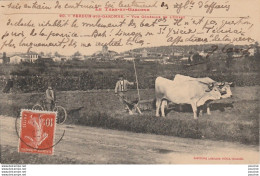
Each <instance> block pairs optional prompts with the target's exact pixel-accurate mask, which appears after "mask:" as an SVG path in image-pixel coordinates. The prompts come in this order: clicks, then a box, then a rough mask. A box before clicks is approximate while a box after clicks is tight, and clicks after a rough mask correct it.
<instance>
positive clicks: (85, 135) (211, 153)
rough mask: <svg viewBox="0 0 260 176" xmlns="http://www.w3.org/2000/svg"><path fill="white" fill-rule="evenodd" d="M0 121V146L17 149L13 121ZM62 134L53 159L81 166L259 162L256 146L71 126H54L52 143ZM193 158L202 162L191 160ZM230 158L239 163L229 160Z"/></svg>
mask: <svg viewBox="0 0 260 176" xmlns="http://www.w3.org/2000/svg"><path fill="white" fill-rule="evenodd" d="M0 119H1V121H0V122H1V129H0V132H1V145H2V146H10V147H15V149H17V148H16V147H17V145H18V138H17V135H16V132H15V118H11V117H6V116H0ZM63 130H65V131H66V132H65V136H64V138H63V140H62V141H61V142H60V143H59V144H58V145H57V146H56V147H55V153H54V155H56V156H63V157H67V158H72V159H75V160H77V161H79V162H80V163H85V164H89V163H95V164H108V163H110V164H135V163H137V164H157V163H158V164H161V163H162V164H170V163H171V164H181V163H185V164H189V163H197V164H199V163H213V164H217V163H234V164H236V163H245V164H250V163H258V162H259V151H258V146H248V145H242V144H237V143H229V142H221V141H210V140H196V139H187V138H185V139H184V138H178V137H170V136H161V135H150V134H138V133H131V132H123V131H116V130H107V129H100V128H92V127H84V126H74V125H70V126H67V125H59V126H57V128H56V137H55V138H56V139H58V138H59V136H60V135H61V134H62V132H63ZM13 152H17V150H16V151H13ZM50 157H51V156H50ZM194 157H204V158H200V159H195V158H194ZM206 158H207V160H205V159H206ZM210 158H213V160H212V159H210ZM224 158H226V159H228V158H230V159H231V160H226V159H224ZM232 158H236V159H240V160H232ZM218 159H220V160H218ZM241 159H242V160H241ZM64 164H65V163H64Z"/></svg>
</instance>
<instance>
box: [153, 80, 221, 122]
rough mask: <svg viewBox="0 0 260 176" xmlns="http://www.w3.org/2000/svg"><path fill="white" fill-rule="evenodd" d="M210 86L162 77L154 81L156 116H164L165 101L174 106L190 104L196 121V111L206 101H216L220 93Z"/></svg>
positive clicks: (193, 81) (214, 86)
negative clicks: (174, 104)
mask: <svg viewBox="0 0 260 176" xmlns="http://www.w3.org/2000/svg"><path fill="white" fill-rule="evenodd" d="M209 87H210V85H209V84H206V83H204V82H200V81H197V80H189V81H183V82H181V83H179V82H176V81H172V80H169V79H166V78H163V77H157V78H156V80H155V94H156V116H159V111H160V108H161V115H162V116H165V112H164V108H165V105H166V104H167V101H165V100H168V101H171V102H173V103H176V104H190V105H191V107H192V110H193V114H194V119H197V118H198V116H197V109H198V107H199V106H202V105H204V104H205V102H207V101H208V100H218V99H220V98H221V93H220V90H219V88H218V87H217V86H216V85H212V86H211V87H210V89H209Z"/></svg>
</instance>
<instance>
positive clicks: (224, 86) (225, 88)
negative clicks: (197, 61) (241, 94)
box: [173, 74, 233, 98]
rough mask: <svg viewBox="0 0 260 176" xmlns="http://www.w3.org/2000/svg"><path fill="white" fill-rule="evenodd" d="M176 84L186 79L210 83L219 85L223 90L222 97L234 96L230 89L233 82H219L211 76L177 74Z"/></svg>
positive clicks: (210, 84)
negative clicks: (197, 76)
mask: <svg viewBox="0 0 260 176" xmlns="http://www.w3.org/2000/svg"><path fill="white" fill-rule="evenodd" d="M173 81H174V82H175V83H176V84H177V83H180V84H181V83H183V82H184V81H199V82H200V83H204V84H207V85H209V86H210V87H213V86H218V88H219V90H220V92H221V98H229V97H232V92H231V89H230V85H231V84H233V83H232V82H230V83H229V82H217V81H214V80H213V79H211V78H209V77H204V78H193V77H190V76H184V75H180V74H176V75H175V77H174V80H173Z"/></svg>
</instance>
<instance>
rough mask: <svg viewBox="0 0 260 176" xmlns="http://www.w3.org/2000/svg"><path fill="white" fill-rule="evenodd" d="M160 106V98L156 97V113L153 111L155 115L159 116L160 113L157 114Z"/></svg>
mask: <svg viewBox="0 0 260 176" xmlns="http://www.w3.org/2000/svg"><path fill="white" fill-rule="evenodd" d="M160 106H161V99H159V98H157V99H156V113H155V116H156V117H159V116H160V114H159V111H160Z"/></svg>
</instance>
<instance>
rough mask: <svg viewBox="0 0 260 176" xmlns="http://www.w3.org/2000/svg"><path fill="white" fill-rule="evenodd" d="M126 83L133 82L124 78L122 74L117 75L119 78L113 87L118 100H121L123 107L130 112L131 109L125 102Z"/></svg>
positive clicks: (132, 83) (130, 83) (131, 83)
mask: <svg viewBox="0 0 260 176" xmlns="http://www.w3.org/2000/svg"><path fill="white" fill-rule="evenodd" d="M128 85H134V82H129V81H127V80H126V79H124V76H123V75H119V80H118V81H117V83H116V87H115V94H117V95H118V96H119V101H120V102H122V103H123V104H124V105H125V109H126V110H128V111H129V113H131V112H132V111H131V110H130V109H129V107H128V105H127V104H126V101H127V97H126V92H127V86H128Z"/></svg>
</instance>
